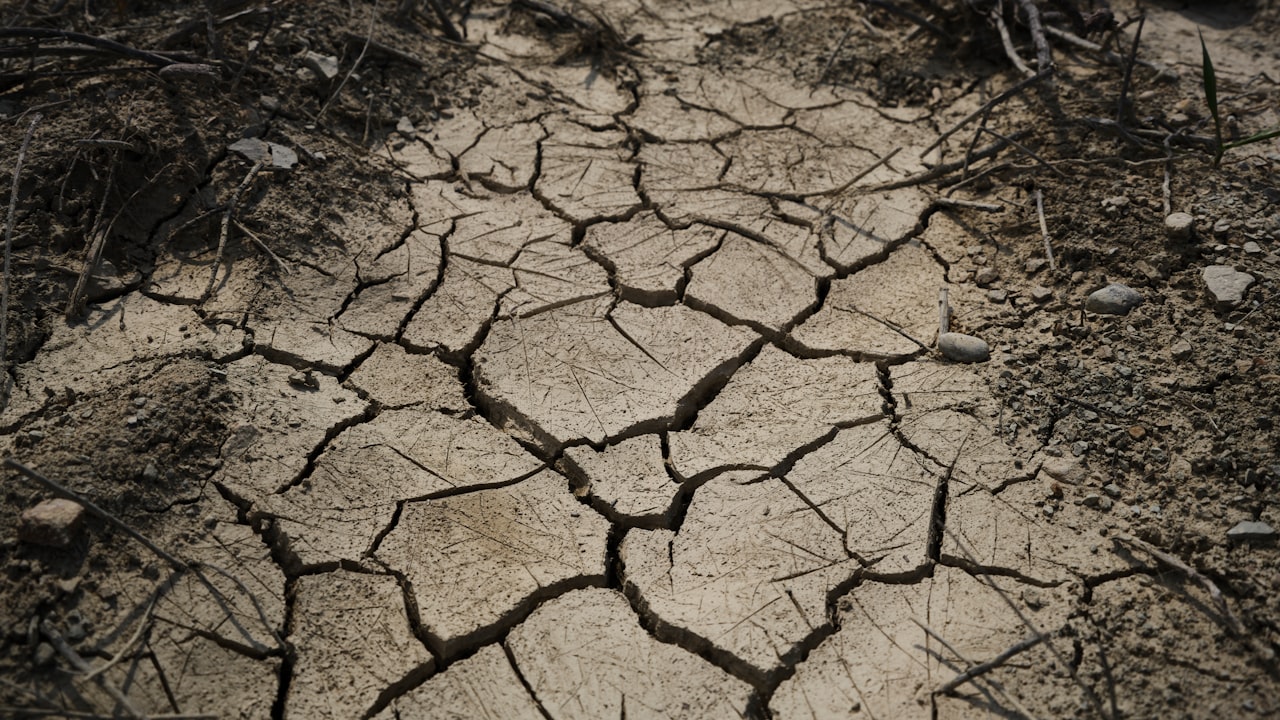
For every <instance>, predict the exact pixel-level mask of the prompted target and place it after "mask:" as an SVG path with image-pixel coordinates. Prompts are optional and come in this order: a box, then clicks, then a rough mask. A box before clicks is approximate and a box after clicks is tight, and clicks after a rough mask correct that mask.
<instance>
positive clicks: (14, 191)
mask: <svg viewBox="0 0 1280 720" xmlns="http://www.w3.org/2000/svg"><path fill="white" fill-rule="evenodd" d="M43 118H44V116H43V115H41V114H40V113H36V114H35V115H33V116H32V117H31V123H30V124H29V125H27V134H26V135H25V136H23V138H22V147H21V148H19V149H18V160H17V163H16V164H15V165H14V166H13V185H12V186H10V189H9V213H8V215H6V216H5V221H4V293H3V295H0V388H2V389H0V410H2V409H4V408H5V407H7V406H8V405H9V393H8V388H9V290H10V288H11V284H10V266H11V258H12V256H13V222H14V216H15V215H16V214H17V212H18V181H19V180H20V179H21V177H22V164H23V163H24V162H26V160H27V150H28V149H29V148H30V147H31V136H32V135H34V134H35V132H36V125H39V124H40V120H42V119H43Z"/></svg>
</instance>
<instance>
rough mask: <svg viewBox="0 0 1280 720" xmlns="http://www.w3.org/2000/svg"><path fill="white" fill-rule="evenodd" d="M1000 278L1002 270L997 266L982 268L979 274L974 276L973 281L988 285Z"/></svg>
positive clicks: (984, 285)
mask: <svg viewBox="0 0 1280 720" xmlns="http://www.w3.org/2000/svg"><path fill="white" fill-rule="evenodd" d="M999 279H1000V272H999V271H998V270H996V269H995V268H989V267H985V268H982V269H981V270H979V271H978V274H977V275H974V276H973V281H974V282H976V283H978V285H980V286H982V287H986V286H988V285H990V284H991V283H993V282H995V281H997V280H999Z"/></svg>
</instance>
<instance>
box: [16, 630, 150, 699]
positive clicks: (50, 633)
mask: <svg viewBox="0 0 1280 720" xmlns="http://www.w3.org/2000/svg"><path fill="white" fill-rule="evenodd" d="M40 634H41V635H44V636H45V639H47V640H48V641H49V643H50V644H52V645H53V647H54V649H56V650H57V651H58V654H59V655H61V656H62V657H63V658H65V659H66V661H67V662H69V663H71V666H72V667H74V668H75V669H76V670H79V671H80V672H81V673H84V674H85V675H89V674H91V673H92V672H93V667H92V666H90V665H89V663H88V662H87V661H86V660H85V659H84V658H82V657H80V654H79V653H77V652H76V651H75V648H73V647H71V646H70V645H68V644H67V641H66V640H64V639H63V637H62V635H61V634H59V633H58V631H57V630H55V629H54V627H53V625H52V624H51V623H50V622H49V621H47V620H43V621H41V622H40ZM94 681H95V682H97V683H98V685H99V687H101V688H102V689H103V690H104V691H106V693H107V694H108V695H110V696H111V699H112V700H115V701H116V702H117V703H119V704H120V707H121V708H122V709H124V711H125V712H126V713H128V714H129V717H133V718H140V719H141V718H145V717H146V715H144V714H143V713H142V711H141V710H139V709H138V708H137V707H135V706H134V704H133V702H132V701H130V700H129V696H127V695H125V694H124V693H123V692H121V691H120V688H118V687H116V686H115V685H114V684H112V683H111V682H110V681H108V680H107V679H106V678H104V677H102V676H100V675H99V676H96V677H94Z"/></svg>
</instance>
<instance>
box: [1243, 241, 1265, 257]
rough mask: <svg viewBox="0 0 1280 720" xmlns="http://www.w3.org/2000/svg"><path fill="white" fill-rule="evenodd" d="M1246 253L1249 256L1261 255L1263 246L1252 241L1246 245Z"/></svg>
mask: <svg viewBox="0 0 1280 720" xmlns="http://www.w3.org/2000/svg"><path fill="white" fill-rule="evenodd" d="M1244 251H1245V254H1247V255H1261V254H1262V246H1261V245H1259V244H1258V243H1256V242H1254V241H1252V240H1250V241H1249V242H1247V243H1245V244H1244Z"/></svg>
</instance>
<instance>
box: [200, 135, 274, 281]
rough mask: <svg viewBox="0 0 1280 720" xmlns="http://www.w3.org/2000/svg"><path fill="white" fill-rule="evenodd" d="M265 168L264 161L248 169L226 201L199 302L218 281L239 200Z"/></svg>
mask: <svg viewBox="0 0 1280 720" xmlns="http://www.w3.org/2000/svg"><path fill="white" fill-rule="evenodd" d="M264 167H266V161H265V160H259V161H258V162H256V163H254V164H253V167H251V168H249V172H248V173H247V174H245V176H244V180H242V181H240V184H239V185H238V186H237V187H236V189H235V191H234V192H233V193H231V198H230V199H229V200H227V209H226V210H225V211H223V213H222V229H221V230H220V231H219V233H218V252H217V255H216V256H215V257H214V259H213V269H212V270H211V271H210V273H209V284H208V285H207V286H206V287H205V289H204V294H203V295H201V296H200V302H205V301H207V300H208V299H209V298H211V297H213V286H214V284H216V283H217V281H218V267H219V266H221V265H222V257H223V254H224V253H226V251H227V234H228V233H229V232H230V230H231V221H232V219H234V218H235V214H236V208H237V206H239V204H240V198H241V197H242V196H243V195H244V194H245V192H247V191H248V189H249V186H250V185H251V184H252V183H253V179H254V178H255V177H257V176H258V173H260V172H262V168H264Z"/></svg>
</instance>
